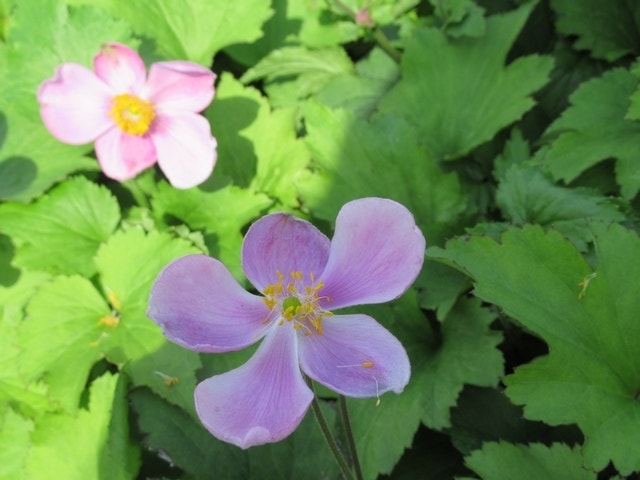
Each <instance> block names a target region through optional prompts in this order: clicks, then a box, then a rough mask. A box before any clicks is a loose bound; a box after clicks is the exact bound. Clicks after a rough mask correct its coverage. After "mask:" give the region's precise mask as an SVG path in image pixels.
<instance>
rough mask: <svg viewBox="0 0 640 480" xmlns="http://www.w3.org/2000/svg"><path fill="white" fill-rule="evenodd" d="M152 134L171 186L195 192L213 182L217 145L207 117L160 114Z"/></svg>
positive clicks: (188, 114) (162, 167)
mask: <svg viewBox="0 0 640 480" xmlns="http://www.w3.org/2000/svg"><path fill="white" fill-rule="evenodd" d="M150 134H151V137H152V138H153V143H154V144H155V146H156V151H157V153H158V164H159V165H160V169H161V170H162V172H163V173H164V174H165V175H166V176H167V179H169V182H170V183H171V185H173V186H174V187H176V188H183V189H184V188H191V187H195V186H196V185H199V184H200V183H202V182H204V181H205V180H206V179H207V178H209V176H210V175H211V172H212V171H213V167H214V165H215V163H216V159H217V154H216V146H217V143H216V139H215V138H213V137H212V136H211V128H210V127H209V122H207V120H206V119H205V118H204V117H202V116H201V115H197V114H195V113H187V114H181V115H173V116H167V115H160V114H158V116H157V117H156V118H155V120H154V122H153V125H152V128H151V132H150Z"/></svg>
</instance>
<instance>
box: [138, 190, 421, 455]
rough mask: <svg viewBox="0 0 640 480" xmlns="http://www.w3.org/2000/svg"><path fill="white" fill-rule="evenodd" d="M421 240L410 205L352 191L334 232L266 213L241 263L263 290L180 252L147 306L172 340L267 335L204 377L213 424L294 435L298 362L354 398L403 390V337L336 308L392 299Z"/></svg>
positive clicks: (273, 437)
mask: <svg viewBox="0 0 640 480" xmlns="http://www.w3.org/2000/svg"><path fill="white" fill-rule="evenodd" d="M424 249H425V240H424V237H423V236H422V233H421V232H420V230H419V229H418V227H417V226H416V224H415V221H414V219H413V216H412V215H411V213H409V211H408V210H407V209H406V208H405V207H403V206H402V205H400V204H398V203H396V202H394V201H391V200H386V199H381V198H365V199H360V200H355V201H353V202H349V203H347V204H346V205H344V207H343V208H342V209H341V210H340V213H339V214H338V218H337V220H336V227H335V235H334V237H333V240H331V241H330V240H329V239H328V238H327V237H326V236H325V235H324V234H322V233H321V232H320V231H319V230H318V229H317V228H315V227H314V226H313V225H311V224H310V223H308V222H306V221H304V220H300V219H298V218H295V217H293V216H291V215H289V214H285V213H275V214H271V215H267V216H265V217H263V218H261V219H260V220H258V221H257V222H256V223H254V224H253V225H252V226H251V228H250V229H249V231H248V232H247V235H246V236H245V238H244V243H243V246H242V265H243V269H244V272H245V274H246V276H247V278H248V279H249V280H250V281H251V283H252V284H253V285H254V286H255V287H256V288H257V289H258V290H259V291H260V292H262V294H263V296H258V295H253V294H251V293H249V292H246V291H245V290H243V288H242V287H241V286H240V285H239V284H238V283H237V282H236V281H235V280H234V278H233V277H232V276H231V273H229V271H228V270H227V269H226V268H225V266H224V265H223V264H222V263H220V262H219V261H218V260H215V259H213V258H209V257H206V256H202V255H190V256H186V257H182V258H179V259H177V260H175V261H174V262H172V263H171V264H169V265H168V266H167V267H165V269H164V270H163V271H162V272H160V274H159V275H158V278H157V279H156V281H155V284H154V285H153V288H152V291H151V298H150V300H149V309H148V312H147V313H148V315H149V317H150V318H152V319H153V320H154V321H155V322H156V323H158V324H159V325H160V326H161V327H162V328H163V331H164V334H165V336H166V337H167V338H169V339H170V340H171V341H173V342H175V343H177V344H179V345H182V346H184V347H186V348H189V349H192V350H197V351H200V352H227V351H231V350H238V349H241V348H243V347H246V346H248V345H251V344H252V343H255V342H256V341H257V340H259V339H260V338H263V337H264V339H263V341H262V344H261V345H260V346H259V348H258V350H257V351H256V353H255V354H254V355H253V357H252V358H251V359H250V360H249V361H248V362H247V363H245V364H244V365H242V366H240V367H238V368H236V369H235V370H231V371H229V372H227V373H224V374H222V375H216V376H214V377H211V378H209V379H207V380H204V381H203V382H201V383H200V384H199V385H198V386H197V388H196V391H195V403H196V410H197V412H198V415H199V416H200V419H201V420H202V422H203V424H204V425H205V427H206V428H207V429H208V430H209V431H210V432H211V433H212V434H213V435H215V436H216V437H218V438H219V439H221V440H224V441H227V442H230V443H233V444H235V445H238V446H240V447H242V448H247V447H250V446H252V445H259V444H262V443H268V442H274V441H278V440H281V439H282V438H284V437H286V436H287V435H289V434H290V433H291V432H292V431H293V430H295V428H296V427H297V426H298V424H299V423H300V421H301V420H302V418H303V416H304V414H305V412H306V411H307V408H308V407H309V405H310V403H311V401H312V399H313V394H312V392H311V390H310V389H309V387H308V386H307V385H306V383H305V380H304V378H303V376H302V373H301V370H302V371H303V372H304V373H305V374H306V375H308V376H309V377H310V378H312V379H313V380H315V381H317V382H319V383H321V384H323V385H325V386H327V387H329V388H331V389H332V390H335V391H336V392H338V393H340V394H342V395H346V396H350V397H374V396H379V395H381V394H383V393H384V392H387V391H389V390H393V391H394V392H396V393H400V392H401V391H402V390H403V388H404V387H405V385H406V384H407V382H408V381H409V375H410V365H409V359H408V357H407V353H406V351H405V350H404V348H403V347H402V345H401V344H400V342H399V341H398V340H397V339H396V338H395V337H394V336H393V335H392V334H391V333H390V332H389V331H388V330H386V329H385V328H384V327H382V326H381V325H380V324H379V323H378V322H376V321H375V320H374V319H373V318H371V317H369V316H367V315H361V314H348V315H334V314H333V313H332V311H331V310H335V309H338V308H342V307H348V306H351V305H357V304H365V303H381V302H387V301H389V300H392V299H394V298H397V297H398V296H400V295H401V294H402V293H403V292H404V291H405V290H406V289H407V288H409V286H410V285H411V284H412V283H413V281H414V280H415V278H416V276H417V275H418V273H419V272H420V269H421V267H422V262H423V260H424Z"/></svg>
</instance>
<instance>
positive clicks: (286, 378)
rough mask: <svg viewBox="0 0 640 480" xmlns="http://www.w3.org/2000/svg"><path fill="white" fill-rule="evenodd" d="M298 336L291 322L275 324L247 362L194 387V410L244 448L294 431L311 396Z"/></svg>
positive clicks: (220, 434) (223, 436)
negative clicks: (299, 356) (300, 359)
mask: <svg viewBox="0 0 640 480" xmlns="http://www.w3.org/2000/svg"><path fill="white" fill-rule="evenodd" d="M295 335H296V334H295V332H294V330H293V329H292V328H289V327H288V326H285V327H273V329H272V330H271V332H270V333H269V334H268V335H267V336H266V337H265V339H264V341H263V343H262V345H260V348H258V350H257V352H256V353H255V354H254V355H253V357H251V359H249V361H248V362H247V363H245V364H244V365H242V366H241V367H239V368H236V369H235V370H231V371H230V372H227V373H224V374H222V375H216V376H215V377H211V378H209V379H207V380H205V381H203V382H202V383H200V384H199V385H198V386H197V387H196V392H195V400H196V402H195V403H196V410H197V412H198V416H199V417H200V420H201V421H202V423H203V424H204V426H205V427H206V428H207V430H209V431H210V432H211V433H212V434H213V435H214V436H216V437H217V438H219V439H220V440H224V441H225V442H229V443H233V444H235V445H237V446H239V447H241V448H248V447H251V446H253V445H260V444H263V443H269V442H276V441H278V440H282V439H283V438H285V437H286V436H288V435H289V434H290V433H291V432H293V431H294V430H295V428H296V427H297V426H298V425H299V424H300V422H301V421H302V418H303V417H304V414H305V412H306V411H307V408H308V407H309V404H310V403H311V400H312V399H313V393H312V392H311V390H310V389H309V387H307V385H306V384H305V382H304V380H303V378H302V374H301V373H300V369H299V368H298V361H297V360H298V359H297V351H296V338H295Z"/></svg>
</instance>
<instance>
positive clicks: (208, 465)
mask: <svg viewBox="0 0 640 480" xmlns="http://www.w3.org/2000/svg"><path fill="white" fill-rule="evenodd" d="M130 398H131V402H132V406H133V409H134V410H135V412H136V413H137V416H138V419H137V420H138V425H139V427H140V430H141V431H142V432H143V433H144V434H145V440H144V442H145V444H146V445H147V446H148V447H150V448H151V449H153V450H159V451H162V452H164V454H165V455H166V456H167V457H168V458H169V459H170V461H171V463H172V464H175V465H177V466H178V467H180V468H182V469H183V470H184V471H185V472H188V473H189V474H191V475H193V478H224V479H229V480H235V479H237V480H243V479H245V478H248V466H247V462H246V453H245V452H244V451H242V450H240V449H238V448H236V447H234V446H233V445H230V444H228V443H224V442H222V441H220V440H218V439H216V438H214V437H213V436H212V435H211V434H210V433H209V432H207V431H206V430H205V429H204V427H203V426H202V425H201V424H200V423H199V422H198V421H197V420H195V419H193V418H192V417H189V416H188V415H187V414H186V413H185V412H184V411H182V410H181V409H179V408H177V407H176V406H174V405H171V404H170V403H167V402H166V401H164V400H163V399H162V398H160V397H159V396H157V395H154V394H153V393H152V392H151V391H150V390H148V389H145V388H138V389H135V390H133V391H132V392H131V393H130Z"/></svg>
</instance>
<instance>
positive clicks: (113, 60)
mask: <svg viewBox="0 0 640 480" xmlns="http://www.w3.org/2000/svg"><path fill="white" fill-rule="evenodd" d="M93 68H94V69H95V71H96V75H98V77H100V78H101V79H102V80H104V81H105V82H106V83H107V84H109V85H110V86H111V88H112V89H113V90H114V91H115V92H116V93H133V94H136V93H138V92H139V91H140V90H141V89H142V87H143V86H144V82H145V78H146V75H147V71H146V68H145V66H144V62H143V61H142V58H140V55H138V53H137V52H136V51H135V50H132V49H131V48H129V47H127V46H126V45H122V44H120V43H105V44H104V45H102V48H101V50H100V52H99V53H98V54H97V55H96V56H95V57H94V58H93Z"/></svg>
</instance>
